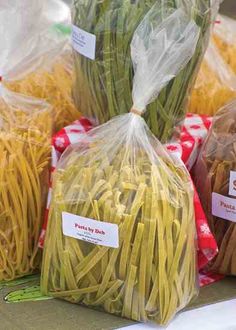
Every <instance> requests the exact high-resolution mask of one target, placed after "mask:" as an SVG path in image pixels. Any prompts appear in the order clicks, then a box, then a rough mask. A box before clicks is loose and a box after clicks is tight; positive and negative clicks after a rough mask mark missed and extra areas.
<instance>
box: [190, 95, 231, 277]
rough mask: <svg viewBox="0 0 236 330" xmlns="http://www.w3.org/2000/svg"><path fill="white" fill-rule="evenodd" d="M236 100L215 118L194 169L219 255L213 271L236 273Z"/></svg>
mask: <svg viewBox="0 0 236 330" xmlns="http://www.w3.org/2000/svg"><path fill="white" fill-rule="evenodd" d="M235 123H236V102H235V101H234V102H232V103H230V104H228V105H226V106H225V107H224V108H222V109H221V110H220V111H219V112H218V113H217V114H216V116H215V117H214V121H213V125H212V128H211V130H210V132H209V136H208V138H207V140H206V142H205V144H204V145H203V148H202V151H201V154H200V155H199V159H198V162H197V165H196V168H195V184H196V188H197V190H198V192H199V196H200V198H201V201H202V205H203V207H204V210H205V212H206V215H207V218H208V222H209V225H210V228H211V230H212V233H213V234H214V235H215V238H216V241H217V244H218V246H219V254H218V255H217V257H216V258H215V260H214V262H213V263H212V266H211V270H212V271H215V272H218V273H221V274H227V275H236V224H235V221H236V216H235V209H236V193H235V191H236V190H235V183H236V181H235V179H236V176H235V173H236V163H235V159H236V155H235V150H236V149H235V147H236V129H235V128H236V125H235Z"/></svg>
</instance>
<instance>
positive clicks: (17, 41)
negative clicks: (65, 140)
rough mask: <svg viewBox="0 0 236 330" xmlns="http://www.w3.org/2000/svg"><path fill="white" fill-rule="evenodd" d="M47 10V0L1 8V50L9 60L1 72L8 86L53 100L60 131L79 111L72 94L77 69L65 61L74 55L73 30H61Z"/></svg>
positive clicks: (76, 116) (13, 2)
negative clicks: (71, 68) (73, 76)
mask: <svg viewBox="0 0 236 330" xmlns="http://www.w3.org/2000/svg"><path fill="white" fill-rule="evenodd" d="M46 10H47V5H46V4H45V1H34V3H33V4H32V1H29V0H22V1H21V2H20V4H19V1H18V0H12V1H11V3H10V4H8V7H7V9H5V10H4V9H1V10H0V18H1V28H0V31H1V29H2V30H3V31H2V33H0V44H1V49H2V51H1V52H2V53H1V54H3V56H4V58H5V61H6V62H5V63H4V62H1V63H2V65H1V67H3V68H4V72H0V75H1V76H2V81H3V84H4V85H5V86H7V88H8V89H10V90H12V91H14V92H17V93H22V94H24V95H28V96H33V97H37V98H40V99H44V100H46V101H47V102H49V103H50V104H52V106H53V110H54V125H55V130H56V131H57V130H59V129H61V128H62V127H64V126H66V125H68V124H70V123H71V122H73V121H74V120H76V119H78V117H79V112H78V111H77V109H76V107H75V105H74V102H73V100H72V94H71V90H72V81H73V79H72V73H73V72H72V70H68V66H67V65H66V64H65V61H66V60H68V58H70V57H72V51H71V47H70V46H69V43H70V33H69V34H66V33H64V34H63V33H61V31H60V30H59V29H58V26H57V25H55V26H54V23H52V22H50V21H49V20H48V17H47V16H46V14H45V11H46ZM55 15H56V13H55ZM5 54H7V56H5ZM1 57H2V55H0V59H1Z"/></svg>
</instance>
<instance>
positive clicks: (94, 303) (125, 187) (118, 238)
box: [41, 9, 199, 324]
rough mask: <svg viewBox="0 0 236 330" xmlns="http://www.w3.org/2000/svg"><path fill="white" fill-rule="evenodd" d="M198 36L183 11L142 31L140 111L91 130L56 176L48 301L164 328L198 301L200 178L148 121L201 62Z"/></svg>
mask: <svg viewBox="0 0 236 330" xmlns="http://www.w3.org/2000/svg"><path fill="white" fill-rule="evenodd" d="M155 12H156V11H155V9H153V11H151V12H150V13H149V15H153V17H154V18H155ZM157 22H158V21H157ZM198 33H199V29H198V27H197V25H196V24H195V23H194V21H189V20H188V18H187V17H186V16H185V14H184V13H183V12H182V11H181V10H176V11H174V12H173V13H172V14H170V15H169V16H167V17H166V18H165V19H164V20H163V21H162V22H159V23H158V24H154V25H152V24H151V23H150V17H148V16H147V17H146V18H145V19H144V20H143V21H142V22H141V24H140V25H139V27H138V29H137V31H136V33H135V35H134V37H133V40H132V43H131V54H132V60H133V64H134V70H135V76H134V82H133V107H132V110H131V112H130V113H129V114H125V115H122V116H118V117H116V118H113V119H112V120H111V121H109V122H108V123H106V124H104V125H102V126H100V127H98V128H96V129H94V130H92V131H90V132H89V134H88V136H87V137H86V138H85V140H83V141H81V143H80V144H78V145H77V146H75V145H74V146H72V147H71V149H68V150H67V151H66V152H65V153H64V155H63V157H62V159H61V161H60V163H59V166H58V169H57V171H56V175H55V178H54V187H53V197H52V203H51V208H50V215H49V224H48V228H47V234H46V241H45V247H44V258H43V267H42V277H41V288H42V293H43V294H47V295H51V296H53V297H57V298H63V299H66V300H68V301H71V302H73V303H81V304H83V305H86V306H90V307H94V308H99V309H102V310H105V311H107V312H109V313H112V314H116V315H120V316H123V317H126V318H131V319H133V320H137V321H154V322H156V323H161V324H166V323H167V322H169V320H170V319H171V318H172V317H173V316H174V315H175V313H176V312H177V311H179V310H180V309H182V308H183V307H184V306H186V304H187V303H188V302H189V301H190V300H191V298H192V297H193V296H195V295H196V293H197V288H196V251H195V223H194V210H193V189H192V184H191V180H190V178H189V175H188V173H187V171H186V169H185V167H184V165H183V164H182V163H181V162H180V160H178V159H176V160H175V161H174V160H173V159H172V158H170V156H168V154H167V153H166V151H165V149H164V147H163V146H162V145H161V144H160V142H159V141H158V140H157V139H156V138H155V137H154V136H153V135H152V133H151V132H150V130H149V128H148V126H147V124H146V123H145V121H144V119H143V118H142V117H141V115H142V114H143V113H144V112H145V109H146V106H147V105H148V104H149V103H150V102H151V100H152V99H153V97H155V95H157V94H158V93H159V92H160V90H161V89H162V88H163V87H164V86H165V85H166V84H167V83H168V81H169V80H170V79H171V78H172V77H174V76H175V75H176V74H177V73H178V72H179V70H181V68H182V67H183V66H184V65H185V64H186V62H187V61H188V60H189V59H190V58H191V56H192V54H193V52H194V49H195V46H196V43H197V39H198ZM157 45H159V46H160V47H157Z"/></svg>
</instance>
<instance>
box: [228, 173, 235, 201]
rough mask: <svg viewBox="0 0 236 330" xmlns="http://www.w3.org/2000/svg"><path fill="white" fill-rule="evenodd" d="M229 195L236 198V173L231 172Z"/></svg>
mask: <svg viewBox="0 0 236 330" xmlns="http://www.w3.org/2000/svg"><path fill="white" fill-rule="evenodd" d="M229 195H230V196H236V172H235V171H230V179H229Z"/></svg>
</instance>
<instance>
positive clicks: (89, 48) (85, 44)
mask: <svg viewBox="0 0 236 330" xmlns="http://www.w3.org/2000/svg"><path fill="white" fill-rule="evenodd" d="M72 46H73V48H74V49H75V50H76V51H77V52H78V53H79V54H81V55H84V56H85V57H88V58H90V59H91V60H95V53H96V36H95V35H94V34H92V33H88V32H86V31H84V30H82V29H80V28H78V27H77V26H75V25H73V26H72Z"/></svg>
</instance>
